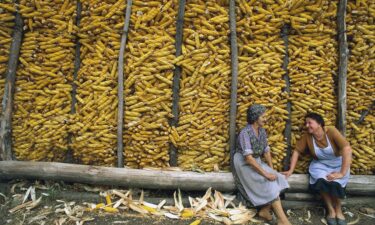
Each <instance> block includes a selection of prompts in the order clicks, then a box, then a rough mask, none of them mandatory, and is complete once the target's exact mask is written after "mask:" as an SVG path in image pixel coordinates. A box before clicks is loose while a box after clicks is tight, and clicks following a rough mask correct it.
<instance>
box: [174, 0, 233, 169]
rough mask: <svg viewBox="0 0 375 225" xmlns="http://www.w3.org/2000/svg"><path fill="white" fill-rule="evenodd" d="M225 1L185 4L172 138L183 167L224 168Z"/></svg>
mask: <svg viewBox="0 0 375 225" xmlns="http://www.w3.org/2000/svg"><path fill="white" fill-rule="evenodd" d="M228 8H229V6H228V4H227V3H226V2H225V1H194V2H188V3H187V4H186V10H185V21H184V40H183V46H182V53H183V54H182V56H180V57H178V58H177V59H176V64H177V65H179V66H181V67H182V76H181V89H180V104H179V107H180V116H179V124H178V125H179V126H178V127H176V128H174V127H172V137H171V138H172V139H173V140H172V143H173V142H176V143H175V144H176V145H177V147H178V148H179V155H178V165H179V166H180V167H182V168H184V169H195V168H199V169H203V170H205V171H212V170H214V169H227V168H228V164H229V163H228V162H229V153H228V150H229V149H228V138H229V137H228V124H229V123H228V119H229V113H228V111H229V98H230V88H229V86H230V48H229V40H228V34H229V16H228Z"/></svg>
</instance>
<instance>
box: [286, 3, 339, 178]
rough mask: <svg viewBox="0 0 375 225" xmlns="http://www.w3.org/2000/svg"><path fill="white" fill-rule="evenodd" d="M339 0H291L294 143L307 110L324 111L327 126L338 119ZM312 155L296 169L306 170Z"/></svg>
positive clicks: (302, 159)
mask: <svg viewBox="0 0 375 225" xmlns="http://www.w3.org/2000/svg"><path fill="white" fill-rule="evenodd" d="M337 4H338V3H337V2H336V1H326V0H318V1H291V3H290V4H289V5H288V8H289V13H290V17H289V20H290V23H291V27H292V31H291V32H292V33H291V35H289V36H288V40H289V56H290V62H289V65H288V73H289V77H290V82H291V93H290V95H291V102H292V146H294V145H295V143H296V141H297V140H298V139H299V138H300V137H301V135H302V131H303V128H304V124H305V118H304V116H305V115H306V113H307V112H309V111H311V112H317V113H319V114H321V115H322V116H323V117H324V119H325V123H326V126H334V125H335V123H336V113H337V97H336V94H335V88H334V87H335V84H334V81H335V79H336V73H337V71H338V69H337V65H338V50H337V49H338V46H337V41H336V13H337ZM308 165H309V158H307V157H302V158H301V160H299V162H298V164H297V167H296V172H298V173H306V172H307V168H308Z"/></svg>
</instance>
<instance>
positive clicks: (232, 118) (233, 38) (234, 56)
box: [229, 0, 238, 152]
mask: <svg viewBox="0 0 375 225" xmlns="http://www.w3.org/2000/svg"><path fill="white" fill-rule="evenodd" d="M229 23H230V28H229V29H230V52H231V74H232V79H231V91H230V111H229V149H230V152H234V150H235V148H236V116H237V86H238V78H237V77H238V47H237V32H236V2H235V0H230V1H229Z"/></svg>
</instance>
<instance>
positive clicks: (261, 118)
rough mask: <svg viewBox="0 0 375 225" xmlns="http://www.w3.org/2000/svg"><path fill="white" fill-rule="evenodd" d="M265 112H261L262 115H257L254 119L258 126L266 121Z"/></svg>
mask: <svg viewBox="0 0 375 225" xmlns="http://www.w3.org/2000/svg"><path fill="white" fill-rule="evenodd" d="M265 115H266V114H265V113H263V114H262V115H260V116H259V118H258V120H257V121H255V122H256V123H257V124H258V126H259V127H263V126H264V124H265V123H266V117H265Z"/></svg>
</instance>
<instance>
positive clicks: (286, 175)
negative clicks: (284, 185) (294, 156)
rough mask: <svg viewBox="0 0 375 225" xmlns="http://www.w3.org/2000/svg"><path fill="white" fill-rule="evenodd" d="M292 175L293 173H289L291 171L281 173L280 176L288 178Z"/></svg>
mask: <svg viewBox="0 0 375 225" xmlns="http://www.w3.org/2000/svg"><path fill="white" fill-rule="evenodd" d="M292 173H293V171H291V170H288V171H284V172H281V174H282V175H284V176H285V178H289V177H290V175H292Z"/></svg>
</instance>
